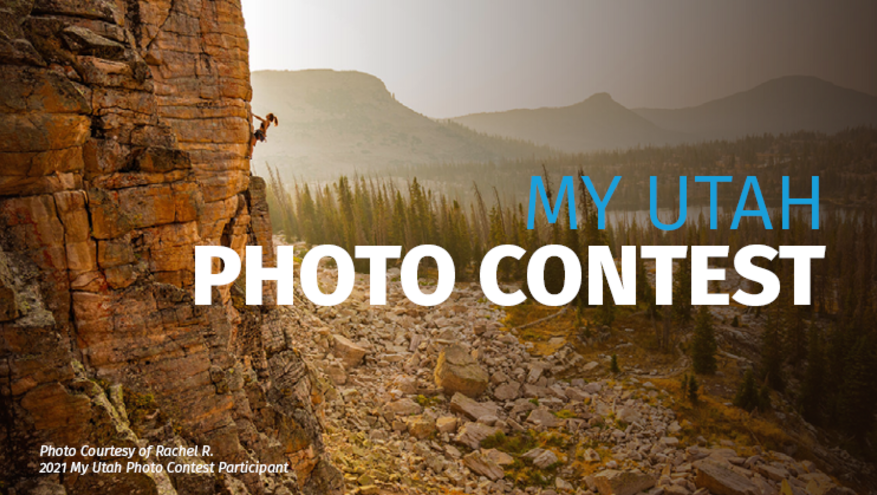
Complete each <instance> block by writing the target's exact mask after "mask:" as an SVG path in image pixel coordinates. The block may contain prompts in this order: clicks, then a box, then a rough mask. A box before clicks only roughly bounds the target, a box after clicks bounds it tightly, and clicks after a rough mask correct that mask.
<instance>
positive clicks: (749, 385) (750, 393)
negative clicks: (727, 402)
mask: <svg viewBox="0 0 877 495" xmlns="http://www.w3.org/2000/svg"><path fill="white" fill-rule="evenodd" d="M760 404H761V399H760V398H759V394H758V385H756V383H755V374H754V373H752V370H751V369H749V370H746V374H745V375H744V376H743V381H742V382H741V383H740V387H739V388H738V389H737V395H736V396H735V397H734V405H735V406H737V407H739V408H740V409H744V410H746V411H749V412H752V411H754V410H755V409H758V408H759V407H758V406H759V405H760Z"/></svg>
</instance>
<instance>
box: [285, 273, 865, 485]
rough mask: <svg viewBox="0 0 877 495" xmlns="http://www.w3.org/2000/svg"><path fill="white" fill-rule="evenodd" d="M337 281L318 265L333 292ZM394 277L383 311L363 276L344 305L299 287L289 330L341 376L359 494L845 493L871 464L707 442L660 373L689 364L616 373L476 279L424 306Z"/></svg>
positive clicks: (342, 461) (349, 472) (332, 425)
mask: <svg viewBox="0 0 877 495" xmlns="http://www.w3.org/2000/svg"><path fill="white" fill-rule="evenodd" d="M334 279H335V275H334V271H333V270H331V269H326V270H324V272H323V273H322V274H321V280H322V284H323V285H324V287H325V290H326V291H331V287H332V286H333V285H334ZM398 279H399V274H398V269H391V270H390V271H389V273H388V299H387V300H388V304H387V306H385V307H379V306H370V305H369V304H368V298H369V296H368V285H369V284H368V277H367V276H361V275H358V276H357V283H356V287H355V289H354V292H353V294H352V296H351V298H350V299H349V300H348V301H347V302H346V303H344V304H343V305H341V306H338V307H335V308H320V309H314V308H312V307H309V306H308V303H307V302H306V300H305V299H304V297H303V296H301V294H299V298H298V300H297V301H300V302H301V304H300V305H299V306H298V307H297V308H296V309H284V310H283V311H285V312H288V315H287V318H290V319H291V321H294V322H295V324H293V325H290V329H291V330H290V331H289V338H290V340H292V341H293V342H296V346H297V347H298V348H299V349H300V350H301V352H302V353H303V355H304V356H306V357H307V358H308V359H309V360H311V361H312V362H314V363H315V365H316V366H317V367H318V368H319V369H320V370H321V374H323V375H325V377H326V379H327V381H331V382H332V383H333V384H334V386H333V387H331V388H330V389H329V391H328V392H327V399H328V407H327V439H326V443H327V448H328V450H329V451H330V452H331V455H332V457H333V460H334V461H335V464H336V465H337V466H338V467H339V468H340V469H341V470H342V471H343V472H344V475H345V479H346V481H347V487H348V490H349V491H348V493H362V494H367V493H372V494H374V493H377V494H389V493H416V494H424V493H473V494H496V493H512V494H524V493H530V494H537V493H538V494H542V495H557V494H571V493H575V494H580V495H582V494H588V495H593V494H595V493H599V494H600V495H612V494H617V495H633V494H635V493H640V492H643V493H646V492H647V493H648V494H649V495H663V494H671V495H688V494H697V495H707V494H709V493H712V494H717V495H743V494H746V495H773V494H776V493H782V494H784V495H790V494H795V495H799V494H800V495H805V494H809V495H824V494H828V493H830V494H834V495H840V494H844V493H846V494H849V493H854V492H852V491H851V490H849V489H848V488H844V487H842V486H840V485H839V484H838V482H837V479H836V478H833V477H832V476H842V475H843V473H848V472H850V471H852V472H856V473H859V474H861V475H866V474H868V473H870V472H872V471H873V468H872V467H871V466H868V465H866V464H863V463H860V462H858V461H856V460H854V459H852V458H851V457H849V456H848V455H846V454H845V453H843V452H841V453H839V454H838V455H839V457H840V458H841V459H842V462H841V463H840V466H837V467H832V466H829V468H830V469H831V471H832V476H829V475H828V474H826V473H825V472H823V471H822V470H820V469H819V468H818V467H817V466H816V464H814V463H813V462H811V461H810V460H807V459H801V458H798V459H796V458H793V457H791V456H790V455H788V454H787V453H785V452H779V451H774V450H771V449H769V448H767V447H764V446H762V445H759V444H758V443H755V442H753V441H752V440H751V439H749V438H748V435H746V434H744V435H743V436H742V437H739V438H738V441H733V440H731V439H730V438H729V437H728V436H727V435H726V434H723V435H720V436H718V437H715V438H711V439H707V438H704V437H702V436H700V435H698V434H696V433H693V431H695V430H694V428H693V426H692V424H691V422H690V421H689V420H688V419H686V418H685V417H682V416H680V415H679V413H678V412H677V411H679V410H680V407H684V404H683V402H684V401H683V399H682V398H681V397H679V394H678V392H677V391H673V390H670V389H668V388H667V387H666V385H668V384H675V383H676V381H677V379H676V378H673V379H662V378H661V377H660V376H659V375H661V374H667V373H669V374H671V375H672V374H674V372H677V371H681V369H682V368H685V367H686V366H687V365H686V364H685V360H683V361H681V362H675V363H672V364H670V365H667V366H664V367H662V369H661V370H659V369H657V368H656V369H641V368H640V367H643V368H649V367H650V366H649V365H648V364H646V362H645V360H641V361H639V362H636V361H631V362H632V363H636V367H635V368H631V369H630V370H629V371H627V372H623V373H621V374H612V373H610V372H609V369H608V368H609V365H608V356H607V355H602V356H598V355H592V356H589V357H585V356H583V355H581V354H580V353H579V352H577V350H576V349H577V347H576V346H575V345H573V344H574V342H572V341H570V340H567V339H565V338H561V337H558V338H554V339H551V342H550V344H551V345H552V347H551V351H550V352H547V353H545V352H543V353H539V352H536V350H537V349H536V347H538V344H536V343H534V342H530V341H527V340H526V339H524V338H522V337H521V335H522V333H523V332H522V331H510V330H509V329H508V328H506V327H507V325H506V324H505V322H506V315H505V313H504V312H503V311H501V310H499V309H498V308H497V307H495V306H493V305H491V304H490V303H488V302H486V300H485V299H484V296H483V294H482V293H481V291H480V289H479V288H478V286H477V285H475V284H471V285H469V284H458V285H457V288H456V290H455V291H454V293H453V294H452V296H451V299H450V300H449V301H448V302H446V303H444V304H442V305H440V306H438V307H434V308H424V307H419V306H416V305H414V304H412V303H410V302H409V301H408V300H407V299H406V298H405V297H404V295H403V293H402V290H401V284H400V283H399V281H398ZM425 285H426V286H427V287H428V286H429V282H426V283H425ZM425 290H426V292H429V289H428V288H427V289H425ZM297 304H298V303H297ZM744 320H746V321H749V320H750V317H749V316H745V317H744ZM305 328H317V329H318V330H317V331H316V334H317V337H316V338H315V337H314V332H313V331H304V329H305ZM627 330H629V331H631V332H632V331H633V330H631V329H627ZM617 331H618V330H616V332H617ZM622 333H625V334H626V335H630V334H629V333H627V332H624V331H623V330H622ZM601 338H603V337H601V336H600V335H596V336H594V337H592V338H591V339H590V343H589V344H588V347H593V346H594V343H595V342H596V341H598V340H600V339H601ZM630 346H632V344H631V343H624V342H622V343H621V344H619V345H618V346H617V348H618V349H619V350H618V351H617V352H618V353H619V354H621V353H622V350H623V349H625V348H629V347H630ZM680 363H681V364H680ZM631 366H634V364H631ZM659 371H660V372H659ZM701 407H702V408H704V409H708V408H709V407H710V405H709V404H704V405H702V406H701ZM823 464H825V463H823ZM826 465H828V464H826Z"/></svg>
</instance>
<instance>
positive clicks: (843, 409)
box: [838, 337, 875, 438]
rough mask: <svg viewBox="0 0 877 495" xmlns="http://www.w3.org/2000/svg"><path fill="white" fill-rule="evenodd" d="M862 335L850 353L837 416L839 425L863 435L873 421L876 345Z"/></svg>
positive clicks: (851, 432) (852, 432)
mask: <svg viewBox="0 0 877 495" xmlns="http://www.w3.org/2000/svg"><path fill="white" fill-rule="evenodd" d="M869 340H870V339H868V338H867V337H862V338H860V339H859V342H858V344H856V347H855V348H854V349H853V351H852V352H851V353H850V356H849V362H848V364H847V366H846V368H847V370H846V376H845V377H844V381H843V384H842V386H841V390H840V397H839V401H838V416H840V427H841V428H842V429H843V430H844V431H846V432H847V433H850V434H853V435H858V436H859V437H860V438H862V436H863V435H864V434H866V433H868V432H869V431H871V426H873V424H874V409H875V401H874V400H873V394H874V392H875V387H874V385H873V372H874V365H873V355H872V354H873V352H874V347H873V345H869V344H870V342H869Z"/></svg>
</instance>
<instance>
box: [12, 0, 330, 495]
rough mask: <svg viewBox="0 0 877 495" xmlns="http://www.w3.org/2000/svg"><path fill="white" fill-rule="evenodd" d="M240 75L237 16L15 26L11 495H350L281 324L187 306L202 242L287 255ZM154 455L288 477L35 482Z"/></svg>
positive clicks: (87, 10) (221, 300)
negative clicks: (113, 458)
mask: <svg viewBox="0 0 877 495" xmlns="http://www.w3.org/2000/svg"><path fill="white" fill-rule="evenodd" d="M247 60H248V57H247V38H246V32H245V30H244V24H243V18H242V16H241V10H240V4H239V2H238V1H234V0H233V1H207V0H164V1H162V0H160V1H149V2H147V1H143V0H139V1H138V0H127V1H125V0H118V1H110V0H13V1H11V2H4V3H3V5H2V7H0V64H2V66H0V296H2V297H0V492H4V493H6V492H8V493H17V494H22V493H53V494H54V493H69V494H100V493H144V494H145V493H181V494H182V493H252V494H256V493H277V494H281V493H290V492H293V493H295V492H299V491H301V492H304V493H337V492H338V491H339V490H340V481H341V480H340V476H339V474H338V472H337V471H336V470H335V469H334V468H333V467H332V466H331V464H329V463H328V462H327V461H326V457H325V455H324V451H323V443H322V439H321V433H322V428H321V426H320V423H319V416H318V415H319V412H318V406H319V403H320V401H321V397H320V394H319V391H318V389H317V388H315V387H314V384H313V383H312V380H311V378H312V374H311V373H310V371H309V369H308V367H307V365H306V364H305V363H304V362H303V361H302V359H301V356H300V355H299V354H298V353H297V351H296V350H295V349H293V348H292V347H291V346H290V344H289V343H288V342H287V341H286V340H285V339H284V335H283V332H282V331H281V330H280V328H279V326H278V325H277V317H276V315H275V312H274V311H273V310H271V309H270V308H256V309H245V310H242V311H241V312H239V311H238V310H236V309H235V308H234V306H233V304H232V299H233V298H232V294H231V293H230V291H229V290H228V289H226V290H221V291H216V293H215V294H214V301H215V304H214V305H213V306H210V307H198V306H195V305H194V304H193V302H192V297H191V293H192V290H191V286H192V283H193V263H194V250H193V247H194V246H195V245H205V244H213V245H224V246H229V247H232V248H234V249H236V250H238V251H241V252H242V250H243V247H244V246H245V245H246V244H261V245H263V246H264V247H265V248H267V249H266V252H267V253H272V252H273V249H272V244H271V242H272V241H271V232H270V224H269V222H268V218H267V206H266V204H265V199H264V183H263V182H261V180H259V179H256V178H252V177H250V173H249V162H248V160H246V159H245V158H244V156H245V154H246V143H247V141H248V138H249V136H250V132H251V125H250V120H251V119H250V106H249V100H250V97H251V89H250V83H249V68H248V65H247V64H248V62H247ZM242 254H243V253H242ZM266 256H268V257H269V258H270V256H271V255H266ZM266 261H269V262H270V261H271V260H270V259H267V260H266ZM147 443H149V444H166V445H178V444H179V445H210V446H212V448H213V451H214V457H213V458H212V459H209V460H211V461H219V460H224V461H227V462H245V461H256V460H258V461H261V462H289V463H290V464H291V465H292V467H293V468H294V471H295V474H294V475H288V476H278V477H264V478H261V479H260V477H259V476H257V475H241V476H240V477H238V478H233V477H229V476H216V477H213V476H204V475H188V476H183V475H175V476H167V475H145V474H124V473H121V474H115V475H99V476H97V475H85V476H80V475H75V474H70V473H68V474H66V475H51V476H39V473H38V469H39V466H38V462H39V461H48V460H51V461H56V462H58V461H62V460H66V461H68V462H69V461H76V460H85V459H78V458H76V457H75V456H74V457H71V458H67V459H61V458H51V459H47V458H42V459H41V458H40V457H39V455H38V450H39V447H40V446H41V445H44V444H53V445H56V446H64V445H67V446H73V447H79V446H81V445H83V444H88V445H92V446H107V445H115V446H130V445H145V444H147ZM92 460H93V459H88V460H87V461H88V462H90V461H92ZM105 460H108V459H105ZM171 460H174V459H164V460H162V462H168V461H171ZM196 460H197V459H196ZM178 461H179V460H178ZM149 462H153V461H149Z"/></svg>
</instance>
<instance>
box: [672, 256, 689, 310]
mask: <svg viewBox="0 0 877 495" xmlns="http://www.w3.org/2000/svg"><path fill="white" fill-rule="evenodd" d="M673 316H674V317H675V318H676V320H677V321H678V322H679V323H681V324H683V325H684V324H686V323H688V322H689V321H691V262H690V261H689V260H688V258H685V259H683V260H680V261H679V271H678V272H677V273H676V276H675V277H673Z"/></svg>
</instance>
